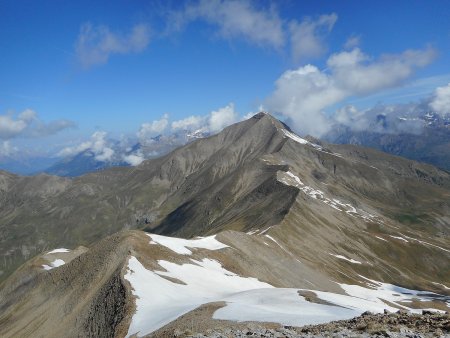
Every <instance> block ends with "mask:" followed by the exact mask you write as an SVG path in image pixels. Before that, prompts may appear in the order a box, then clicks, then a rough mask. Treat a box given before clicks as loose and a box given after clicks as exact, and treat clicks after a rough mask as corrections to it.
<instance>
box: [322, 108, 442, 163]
mask: <svg viewBox="0 0 450 338" xmlns="http://www.w3.org/2000/svg"><path fill="white" fill-rule="evenodd" d="M370 118H371V119H370V124H369V126H368V127H365V128H364V130H358V129H355V128H354V126H351V125H347V126H346V125H336V126H335V127H334V128H333V130H332V131H331V132H329V133H328V134H327V135H325V136H324V137H323V139H324V140H326V141H328V142H331V143H340V144H354V145H361V146H365V147H371V148H375V149H378V150H381V151H384V152H387V153H390V154H393V155H398V156H403V157H406V158H409V159H412V160H416V161H420V162H425V163H430V164H432V165H435V166H437V167H439V168H442V169H445V170H447V171H450V115H447V116H446V117H442V116H441V115H439V114H436V113H433V112H425V111H422V112H410V113H407V112H395V111H394V112H391V113H389V115H383V114H380V115H374V116H371V117H370Z"/></svg>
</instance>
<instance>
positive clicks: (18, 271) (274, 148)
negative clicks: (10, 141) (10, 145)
mask: <svg viewBox="0 0 450 338" xmlns="http://www.w3.org/2000/svg"><path fill="white" fill-rule="evenodd" d="M139 150H141V151H144V150H142V149H141V148H139ZM130 151H137V148H136V149H134V150H132V149H130ZM449 196H450V173H448V172H445V171H442V170H440V169H438V168H436V167H434V166H431V165H428V164H424V163H419V162H416V161H411V160H407V159H405V158H402V157H398V156H392V155H389V154H386V153H383V152H380V151H377V150H374V149H370V148H365V147H360V146H357V145H333V144H327V143H324V142H318V143H316V142H315V141H313V140H308V139H304V138H301V137H300V136H298V135H296V134H295V133H294V132H293V131H292V130H291V129H289V127H288V126H287V125H285V124H284V123H282V122H280V121H278V120H277V119H275V118H273V117H272V116H270V115H268V114H265V113H259V114H257V115H255V116H254V117H252V118H250V119H248V120H245V121H242V122H240V123H237V124H234V125H231V126H229V127H227V128H225V129H224V130H223V131H222V132H220V133H218V134H216V135H213V136H209V137H205V138H199V139H196V140H195V141H193V142H189V143H187V144H186V145H184V146H182V147H179V148H177V149H175V150H173V151H171V152H169V153H167V154H166V155H164V156H162V157H158V158H155V159H151V160H145V161H143V162H142V163H141V164H139V165H136V166H134V167H115V168H109V169H105V170H100V171H96V172H93V173H89V174H86V175H82V176H79V177H75V178H65V177H58V176H50V175H46V174H41V175H37V176H32V177H24V176H18V175H14V174H11V173H8V172H0V257H2V259H1V260H0V279H1V280H2V283H1V284H0V336H1V337H24V336H36V337H46V336H55V337H73V336H82V337H97V336H105V337H125V336H126V337H132V336H139V337H144V336H150V335H153V336H156V337H167V336H171V337H173V336H176V335H185V336H189V335H193V334H194V333H195V331H196V330H202V331H203V332H205V331H206V330H209V329H211V328H214V327H217V326H223V325H225V326H226V327H242V325H249V322H259V323H260V324H261V325H266V326H267V327H268V326H270V325H272V327H275V326H274V325H284V326H300V325H305V324H313V323H324V322H329V321H331V320H338V319H349V318H352V317H354V316H356V315H360V314H362V313H364V312H365V311H372V312H377V313H380V312H381V313H382V312H383V310H385V309H386V310H388V311H391V312H393V311H397V310H398V309H402V310H405V311H406V310H408V311H412V312H419V313H420V312H421V311H422V310H421V309H440V310H443V311H449V310H450V308H449V302H450V298H449V297H448V295H450V292H449V287H450V286H449V285H448V281H449V280H450V270H449V269H448V263H449V260H450V240H449V238H450V228H449V224H450V198H449ZM268 322H270V323H268ZM239 325H241V326H239ZM362 329H364V328H362ZM180 332H181V333H180ZM376 332H378V331H376Z"/></svg>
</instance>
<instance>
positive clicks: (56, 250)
mask: <svg viewBox="0 0 450 338" xmlns="http://www.w3.org/2000/svg"><path fill="white" fill-rule="evenodd" d="M60 252H70V250H69V249H65V248H59V249H55V250H52V251H49V252H47V254H54V253H60Z"/></svg>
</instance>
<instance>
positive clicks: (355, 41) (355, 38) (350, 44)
mask: <svg viewBox="0 0 450 338" xmlns="http://www.w3.org/2000/svg"><path fill="white" fill-rule="evenodd" d="M360 42H361V36H359V35H352V36H350V37H349V38H348V39H347V41H345V44H344V48H345V49H353V48H355V47H358V46H359V44H360Z"/></svg>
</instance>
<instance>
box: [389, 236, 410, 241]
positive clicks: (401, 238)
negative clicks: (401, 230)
mask: <svg viewBox="0 0 450 338" xmlns="http://www.w3.org/2000/svg"><path fill="white" fill-rule="evenodd" d="M389 237H392V238H396V239H399V240H401V241H404V242H406V243H409V241H408V240H407V239H405V238H403V237H400V236H392V235H389Z"/></svg>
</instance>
